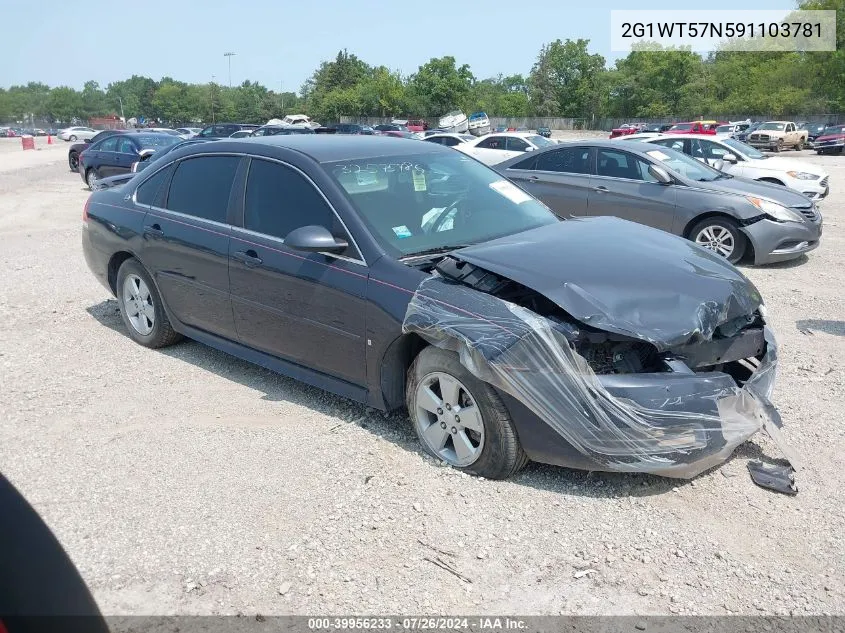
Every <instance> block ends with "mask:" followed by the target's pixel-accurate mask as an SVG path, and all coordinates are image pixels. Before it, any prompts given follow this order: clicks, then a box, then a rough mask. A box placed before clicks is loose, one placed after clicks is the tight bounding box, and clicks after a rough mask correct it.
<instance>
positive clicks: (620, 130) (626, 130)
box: [610, 123, 645, 138]
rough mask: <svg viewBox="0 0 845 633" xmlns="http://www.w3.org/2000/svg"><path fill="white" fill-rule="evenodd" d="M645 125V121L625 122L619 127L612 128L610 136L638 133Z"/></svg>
mask: <svg viewBox="0 0 845 633" xmlns="http://www.w3.org/2000/svg"><path fill="white" fill-rule="evenodd" d="M644 127H645V124H644V123H625V124H624V125H620V126H619V127H615V128H613V129H612V130H610V138H616V137H617V136H626V135H627V134H636V133H637V132H639V131H640V130H642V129H643V128H644Z"/></svg>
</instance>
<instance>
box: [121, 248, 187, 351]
mask: <svg viewBox="0 0 845 633" xmlns="http://www.w3.org/2000/svg"><path fill="white" fill-rule="evenodd" d="M115 294H116V295H117V303H118V305H119V306H120V316H121V318H122V319H123V324H124V325H125V326H126V329H127V330H128V331H129V337H130V338H131V339H132V340H133V341H135V342H136V343H140V344H141V345H143V346H144V347H150V348H153V349H157V348H159V347H167V346H168V345H173V344H174V343H176V342H178V341H179V340H181V338H182V335H181V334H179V333H178V332H176V331H175V330H174V329H173V327H172V326H171V325H170V320H169V319H168V318H167V313H166V312H165V311H164V304H163V303H162V300H161V295H159V293H158V289H157V288H156V286H155V284H154V283H153V280H152V279H151V278H150V276H149V274H148V273H147V271H146V270H145V269H144V267H143V266H142V265H141V262H139V261H138V260H137V259H135V258H134V257H130V258H129V259H127V260H126V261H125V262H123V264H121V265H120V268H119V269H118V271H117V284H116V293H115Z"/></svg>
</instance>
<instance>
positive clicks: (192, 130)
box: [176, 127, 202, 139]
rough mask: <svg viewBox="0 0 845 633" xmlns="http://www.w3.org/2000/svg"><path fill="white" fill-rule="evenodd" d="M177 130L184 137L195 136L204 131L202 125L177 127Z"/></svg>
mask: <svg viewBox="0 0 845 633" xmlns="http://www.w3.org/2000/svg"><path fill="white" fill-rule="evenodd" d="M176 131H177V132H179V136H181V137H182V138H184V139H189V138H194V137H195V136H196V135H197V134H199V133H200V132H202V128H201V127H177V128H176Z"/></svg>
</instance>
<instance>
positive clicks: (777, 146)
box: [772, 139, 783, 154]
mask: <svg viewBox="0 0 845 633" xmlns="http://www.w3.org/2000/svg"><path fill="white" fill-rule="evenodd" d="M782 149H783V139H778V141H777V143H775V146H774V147H773V148H772V151H773V152H774V153H775V154H777V153H778V152H780V150H782Z"/></svg>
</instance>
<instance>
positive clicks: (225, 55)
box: [223, 53, 235, 88]
mask: <svg viewBox="0 0 845 633" xmlns="http://www.w3.org/2000/svg"><path fill="white" fill-rule="evenodd" d="M234 54H235V53H223V57H228V58H229V87H230V88H231V87H232V55H234Z"/></svg>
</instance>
